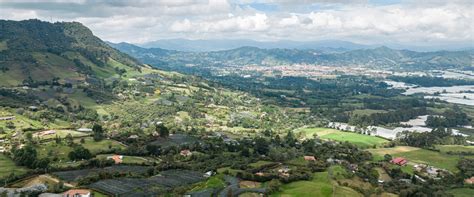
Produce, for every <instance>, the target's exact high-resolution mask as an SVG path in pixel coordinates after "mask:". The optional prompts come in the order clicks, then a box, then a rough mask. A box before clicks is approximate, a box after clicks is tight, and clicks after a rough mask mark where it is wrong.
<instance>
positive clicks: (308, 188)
mask: <svg viewBox="0 0 474 197" xmlns="http://www.w3.org/2000/svg"><path fill="white" fill-rule="evenodd" d="M332 190H333V186H332V184H331V181H330V180H329V178H328V173H327V172H318V173H315V174H314V177H313V179H312V180H311V181H296V182H292V183H289V184H285V185H283V186H281V191H280V192H277V193H275V194H272V195H271V196H283V197H284V196H302V197H304V196H308V197H309V196H327V197H330V196H332V194H333V191H332Z"/></svg>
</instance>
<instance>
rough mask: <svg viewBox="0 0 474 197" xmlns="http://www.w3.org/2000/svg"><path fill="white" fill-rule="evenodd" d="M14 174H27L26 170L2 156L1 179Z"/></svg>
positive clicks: (0, 157) (0, 159)
mask: <svg viewBox="0 0 474 197" xmlns="http://www.w3.org/2000/svg"><path fill="white" fill-rule="evenodd" d="M12 172H13V174H15V175H19V174H24V173H26V169H25V168H23V167H19V166H16V165H15V163H13V161H12V160H11V159H10V158H8V157H7V156H5V155H3V154H0V178H3V177H6V176H8V175H10V174H11V173H12Z"/></svg>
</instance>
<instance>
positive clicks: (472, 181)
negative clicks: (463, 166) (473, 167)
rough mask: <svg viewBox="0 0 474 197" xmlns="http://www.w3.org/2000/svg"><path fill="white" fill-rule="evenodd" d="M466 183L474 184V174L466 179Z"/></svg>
mask: <svg viewBox="0 0 474 197" xmlns="http://www.w3.org/2000/svg"><path fill="white" fill-rule="evenodd" d="M464 183H466V184H469V185H472V184H474V176H473V177H471V178H468V179H464Z"/></svg>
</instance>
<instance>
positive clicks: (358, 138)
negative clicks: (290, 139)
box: [296, 128, 387, 148]
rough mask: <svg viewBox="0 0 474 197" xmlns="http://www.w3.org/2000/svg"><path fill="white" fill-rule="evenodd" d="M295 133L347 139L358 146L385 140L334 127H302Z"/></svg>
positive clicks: (337, 139) (305, 135)
mask: <svg viewBox="0 0 474 197" xmlns="http://www.w3.org/2000/svg"><path fill="white" fill-rule="evenodd" d="M296 132H297V133H302V135H303V136H304V137H306V138H312V137H313V135H314V134H317V135H318V136H319V137H320V138H322V139H329V140H335V141H342V142H344V141H348V142H350V143H353V144H355V145H357V146H360V147H364V148H367V147H372V146H373V145H379V144H383V143H385V142H387V140H385V139H382V138H379V137H375V136H369V135H362V134H358V133H352V132H343V131H339V130H336V129H329V128H304V129H298V130H296Z"/></svg>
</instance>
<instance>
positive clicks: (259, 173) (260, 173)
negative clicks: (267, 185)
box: [255, 172, 265, 176]
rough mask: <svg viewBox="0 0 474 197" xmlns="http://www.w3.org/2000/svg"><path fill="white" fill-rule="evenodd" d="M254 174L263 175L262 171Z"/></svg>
mask: <svg viewBox="0 0 474 197" xmlns="http://www.w3.org/2000/svg"><path fill="white" fill-rule="evenodd" d="M255 175H257V176H265V174H263V172H257V173H255Z"/></svg>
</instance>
